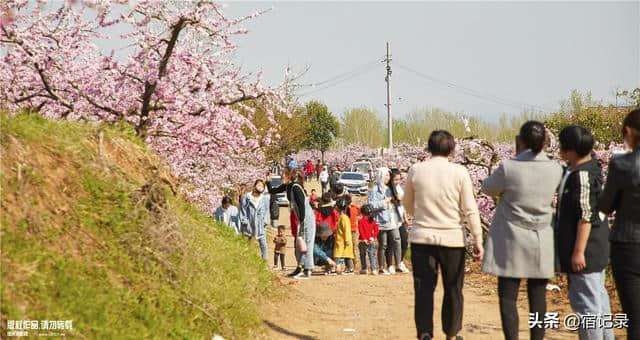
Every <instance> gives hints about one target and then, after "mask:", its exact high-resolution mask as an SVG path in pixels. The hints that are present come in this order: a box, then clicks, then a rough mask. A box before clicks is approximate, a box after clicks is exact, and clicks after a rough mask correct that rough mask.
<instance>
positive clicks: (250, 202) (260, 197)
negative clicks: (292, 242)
mask: <svg viewBox="0 0 640 340" xmlns="http://www.w3.org/2000/svg"><path fill="white" fill-rule="evenodd" d="M264 189H265V186H264V181H263V180H261V179H259V180H257V181H255V183H254V184H253V190H252V191H251V192H248V193H246V194H245V195H244V196H242V201H241V202H240V232H241V233H242V234H243V235H245V236H246V237H247V238H248V239H249V240H251V239H256V240H258V244H259V245H260V253H261V255H262V258H263V259H264V260H266V259H267V229H266V226H267V224H269V197H268V195H264Z"/></svg>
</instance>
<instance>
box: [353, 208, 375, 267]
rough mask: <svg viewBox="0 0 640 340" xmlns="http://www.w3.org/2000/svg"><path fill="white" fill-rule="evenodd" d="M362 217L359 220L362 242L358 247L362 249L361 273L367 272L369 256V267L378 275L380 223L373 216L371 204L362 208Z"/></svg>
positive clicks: (359, 232) (359, 233)
mask: <svg viewBox="0 0 640 340" xmlns="http://www.w3.org/2000/svg"><path fill="white" fill-rule="evenodd" d="M360 212H361V213H362V218H361V219H360V221H359V222H358V239H359V240H360V244H358V248H359V250H360V274H363V275H365V274H367V256H368V257H369V264H370V266H369V269H370V270H371V275H378V271H377V269H376V253H375V252H376V239H377V238H378V233H380V229H378V224H377V223H376V220H375V219H374V218H373V217H372V216H371V206H370V205H368V204H365V205H363V206H362V208H361V209H360Z"/></svg>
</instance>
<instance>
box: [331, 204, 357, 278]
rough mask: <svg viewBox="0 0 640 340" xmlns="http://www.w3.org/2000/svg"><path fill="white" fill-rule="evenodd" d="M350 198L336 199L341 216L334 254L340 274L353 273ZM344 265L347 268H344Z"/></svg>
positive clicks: (337, 228) (337, 227)
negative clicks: (348, 214) (349, 215)
mask: <svg viewBox="0 0 640 340" xmlns="http://www.w3.org/2000/svg"><path fill="white" fill-rule="evenodd" d="M349 203H350V202H349V200H348V199H347V198H346V197H340V198H339V199H338V200H337V201H336V210H337V211H338V213H339V214H340V215H339V218H338V224H337V226H336V232H335V235H336V240H335V244H334V246H333V256H334V258H335V259H336V262H337V263H338V274H342V273H344V274H353V273H354V266H353V239H352V238H351V222H350V220H349V217H348V216H347V209H348V208H349ZM342 265H345V269H344V270H342Z"/></svg>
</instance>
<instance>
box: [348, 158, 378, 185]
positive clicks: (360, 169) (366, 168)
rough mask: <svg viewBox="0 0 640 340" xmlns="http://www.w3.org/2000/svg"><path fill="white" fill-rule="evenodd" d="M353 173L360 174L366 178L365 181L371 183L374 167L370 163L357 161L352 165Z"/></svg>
mask: <svg viewBox="0 0 640 340" xmlns="http://www.w3.org/2000/svg"><path fill="white" fill-rule="evenodd" d="M351 172H357V173H360V174H362V175H363V176H364V179H365V181H370V180H371V175H372V173H373V165H372V164H371V162H369V161H357V162H354V163H353V164H351Z"/></svg>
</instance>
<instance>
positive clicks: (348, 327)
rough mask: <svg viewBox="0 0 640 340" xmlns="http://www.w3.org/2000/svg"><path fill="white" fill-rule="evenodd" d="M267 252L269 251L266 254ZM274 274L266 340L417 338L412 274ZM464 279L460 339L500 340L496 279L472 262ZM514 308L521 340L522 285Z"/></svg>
mask: <svg viewBox="0 0 640 340" xmlns="http://www.w3.org/2000/svg"><path fill="white" fill-rule="evenodd" d="M310 188H317V183H315V182H312V183H310V184H309V186H308V188H307V190H310ZM288 214H289V212H288V209H287V208H282V209H281V214H280V221H281V224H285V225H288V216H289V215H288ZM269 241H271V239H269ZM287 245H288V251H289V253H288V254H287V255H286V258H287V265H288V269H289V270H293V269H294V268H295V257H294V256H293V238H292V237H291V236H290V235H289V241H288V244H287ZM269 247H271V244H270V245H269ZM272 252H273V250H272V248H270V254H272ZM271 261H273V260H272V255H270V261H269V265H270V266H273V263H272V262H271ZM407 262H408V261H407ZM358 268H359V266H358ZM277 273H278V275H279V277H280V278H281V282H282V284H283V285H284V286H285V289H286V290H287V291H288V296H287V297H286V298H285V299H283V300H282V301H274V302H273V303H271V304H269V305H267V306H264V311H265V315H264V323H265V325H266V326H267V328H268V333H267V337H268V338H269V339H415V338H416V333H415V332H416V331H415V325H414V321H413V306H414V294H413V278H412V275H411V273H409V274H396V275H393V276H385V275H378V276H371V275H358V274H356V275H349V276H347V275H344V276H324V275H322V274H320V273H318V275H314V276H313V277H312V278H311V279H309V280H300V281H298V280H293V279H289V278H286V277H285V276H284V275H285V273H284V272H281V271H277ZM465 275H466V276H465V286H464V320H463V330H462V331H461V333H460V335H462V336H464V338H465V339H503V335H502V328H501V323H500V310H499V306H498V296H497V293H496V287H497V283H496V280H495V278H493V277H492V276H489V275H484V274H481V273H480V270H479V264H478V263H473V262H469V263H468V272H467V273H466V274H465ZM435 294H436V304H435V308H434V309H435V317H434V326H435V338H436V339H443V338H444V333H443V332H442V327H441V323H440V306H441V305H442V304H441V301H442V287H441V285H439V286H438V288H437V289H436V293H435ZM547 301H548V311H549V312H559V313H560V317H561V318H562V317H563V316H564V315H566V314H567V313H569V312H570V307H569V306H568V303H567V302H566V301H567V297H566V293H565V292H550V293H549V294H548V296H547ZM518 308H519V315H520V329H521V331H520V338H521V339H528V338H529V330H528V304H527V301H526V285H524V284H523V285H522V287H521V289H520V296H519V302H518ZM614 312H615V311H614ZM561 327H562V326H561ZM616 333H617V334H620V335H621V334H623V333H618V332H616ZM546 339H552V340H553V339H577V334H575V333H571V332H569V331H567V330H564V329H550V330H548V332H547V336H546Z"/></svg>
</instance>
